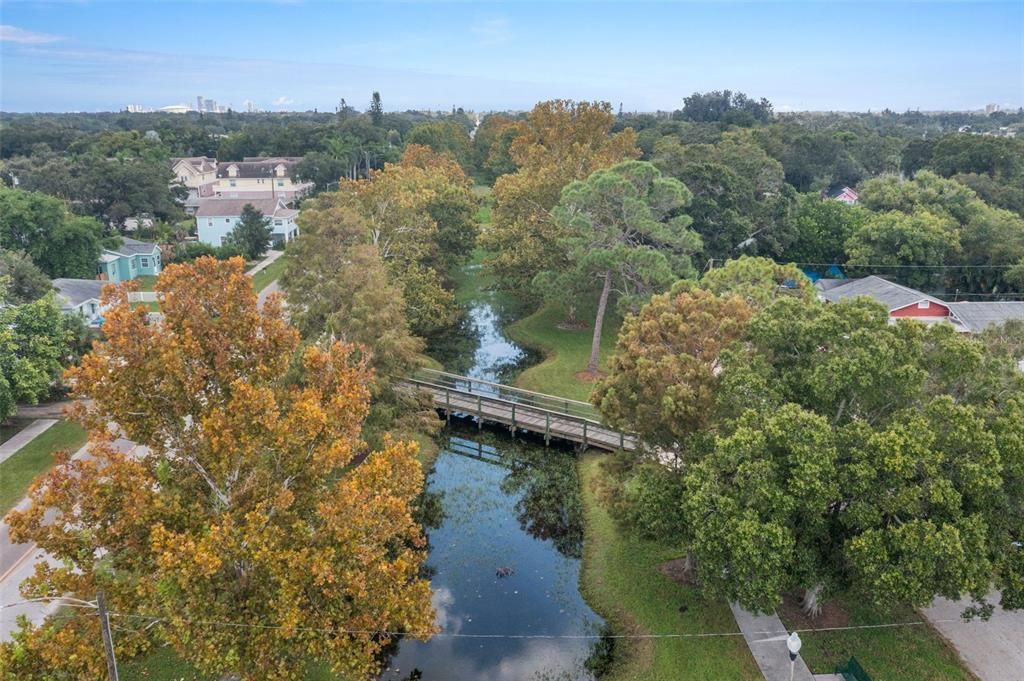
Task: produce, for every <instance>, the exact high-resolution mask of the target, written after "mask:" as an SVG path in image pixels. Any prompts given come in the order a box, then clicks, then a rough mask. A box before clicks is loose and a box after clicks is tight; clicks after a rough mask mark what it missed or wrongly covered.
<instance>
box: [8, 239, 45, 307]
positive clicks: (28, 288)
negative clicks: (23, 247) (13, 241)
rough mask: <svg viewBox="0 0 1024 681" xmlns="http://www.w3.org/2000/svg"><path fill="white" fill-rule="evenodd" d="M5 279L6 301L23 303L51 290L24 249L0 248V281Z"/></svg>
mask: <svg viewBox="0 0 1024 681" xmlns="http://www.w3.org/2000/svg"><path fill="white" fill-rule="evenodd" d="M5 279H6V281H7V302H8V303H9V304H11V305H23V304H24V303H31V302H34V301H36V300H39V299H40V298H42V297H43V296H45V295H46V294H47V293H49V292H50V291H52V290H53V284H51V283H50V279H49V277H47V276H46V275H45V274H44V273H43V271H42V270H41V269H39V268H38V267H36V265H35V263H34V262H32V258H30V257H29V256H28V254H27V253H25V252H24V251H8V250H7V249H5V248H0V281H3V280H5Z"/></svg>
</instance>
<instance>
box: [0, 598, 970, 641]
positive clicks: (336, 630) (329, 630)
mask: <svg viewBox="0 0 1024 681" xmlns="http://www.w3.org/2000/svg"><path fill="white" fill-rule="evenodd" d="M40 600H53V601H60V600H62V599H61V598H59V597H54V598H46V599H32V600H30V601H17V602H15V603H7V604H5V605H3V606H0V607H2V608H9V607H12V606H15V605H21V604H23V603H32V602H38V601H40ZM86 602H87V601H86ZM83 607H84V606H83ZM93 607H95V606H93ZM82 614H83V613H80V612H76V613H69V614H66V615H56V616H54V618H53V619H73V618H75V617H79V616H81V615H82ZM108 614H109V616H110V617H121V618H125V619H142V620H148V621H149V622H150V625H149V626H153V625H154V624H156V623H158V622H169V621H171V619H170V618H168V617H163V616H159V615H139V614H132V613H120V612H110V613H108ZM176 621H180V622H183V623H185V624H191V625H194V626H205V627H231V628H237V629H261V630H267V629H289V630H291V631H310V632H315V633H322V634H353V635H367V636H374V635H384V636H422V637H433V638H471V639H567V640H579V639H603V638H618V639H682V638H720V637H727V636H743V635H744V634H743V632H739V631H720V632H696V633H663V634H609V635H603V634H463V633H454V632H444V631H441V632H434V631H429V632H412V631H381V630H377V629H346V628H343V627H286V626H284V625H280V624H258V623H250V622H225V621H221V620H191V619H177V620H176ZM960 621H962V620H961V619H942V620H930V622H931V623H934V624H945V623H953V622H960ZM928 623H929V622H928V621H925V620H918V621H916V622H883V623H880V624H858V625H849V626H844V627H809V628H804V629H793V630H792V631H797V632H799V633H814V632H826V631H855V630H864V629H891V628H894V627H914V626H921V625H926V624H928ZM147 628H148V627H147ZM749 633H751V634H757V635H769V634H774V635H781V634H788V633H790V631H775V630H765V631H754V632H749Z"/></svg>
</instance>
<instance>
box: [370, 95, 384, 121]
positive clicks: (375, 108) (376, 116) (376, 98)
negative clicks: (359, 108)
mask: <svg viewBox="0 0 1024 681" xmlns="http://www.w3.org/2000/svg"><path fill="white" fill-rule="evenodd" d="M367 111H368V113H369V114H370V120H372V121H373V125H374V126H375V127H378V128H379V127H381V125H383V124H384V104H383V103H381V101H380V93H379V92H377V91H376V90H374V92H373V97H371V98H370V108H369V109H368V110H367Z"/></svg>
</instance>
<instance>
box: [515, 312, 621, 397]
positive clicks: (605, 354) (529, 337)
mask: <svg viewBox="0 0 1024 681" xmlns="http://www.w3.org/2000/svg"><path fill="white" fill-rule="evenodd" d="M563 319H564V315H563V314H562V311H561V310H560V309H559V308H558V307H556V306H554V305H545V306H544V307H542V308H540V309H539V310H537V311H536V312H534V313H533V314H532V315H530V316H529V317H525V318H523V319H520V320H519V321H517V322H516V323H515V324H512V325H511V326H509V327H508V329H507V332H508V335H509V337H510V338H511V339H512V340H514V341H516V342H517V343H520V344H522V345H526V346H529V347H531V348H535V349H537V350H540V351H541V352H542V353H543V354H544V361H543V362H541V363H540V364H538V365H536V366H533V367H530V368H529V369H527V370H526V371H524V372H523V373H522V374H520V376H519V379H518V380H517V381H516V385H517V386H519V387H520V388H525V389H527V390H534V391H536V392H541V393H547V394H549V395H558V396H560V397H568V398H569V399H572V400H580V401H581V402H587V401H588V400H589V399H590V392H591V390H593V388H594V384H593V382H592V381H585V380H582V379H580V378H578V377H577V376H576V374H578V373H579V372H581V371H583V370H584V369H586V368H587V361H588V360H589V359H590V343H591V340H592V338H593V335H594V331H593V327H592V326H591V320H587V324H586V325H585V327H584V328H581V329H571V330H566V329H560V328H558V325H559V324H560V323H561V322H562V321H563ZM621 324H622V320H620V319H619V318H618V317H617V316H615V314H614V313H611V312H609V313H608V316H607V317H606V318H605V320H604V329H603V331H602V333H601V364H600V366H601V370H602V371H603V370H606V369H607V362H608V359H609V357H611V354H612V351H613V350H614V349H615V339H616V337H617V336H618V333H619V326H620V325H621Z"/></svg>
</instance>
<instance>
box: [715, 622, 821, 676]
mask: <svg viewBox="0 0 1024 681" xmlns="http://www.w3.org/2000/svg"><path fill="white" fill-rule="evenodd" d="M729 607H730V608H731V609H732V615H733V617H735V618H736V624H737V625H739V628H740V631H741V632H743V638H744V640H746V642H747V647H749V648H750V654H751V655H753V656H754V661H755V662H757V666H758V667H760V668H761V674H762V675H763V676H764V678H765V681H789V666H790V663H789V651H788V650H787V649H786V638H787V637H788V636H789V632H788V631H786V627H784V626H783V625H782V620H780V619H779V616H778V615H776V614H775V613H774V612H773V613H772V614H770V615H755V614H754V613H752V612H750V611H749V610H744V609H743V608H741V607H740V606H739V605H737V604H736V603H730V604H729ZM793 681H815V677H814V676H813V675H812V674H811V670H809V669H808V668H807V665H806V664H805V663H804V660H803V658H797V660H796V667H795V669H794V674H793Z"/></svg>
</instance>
